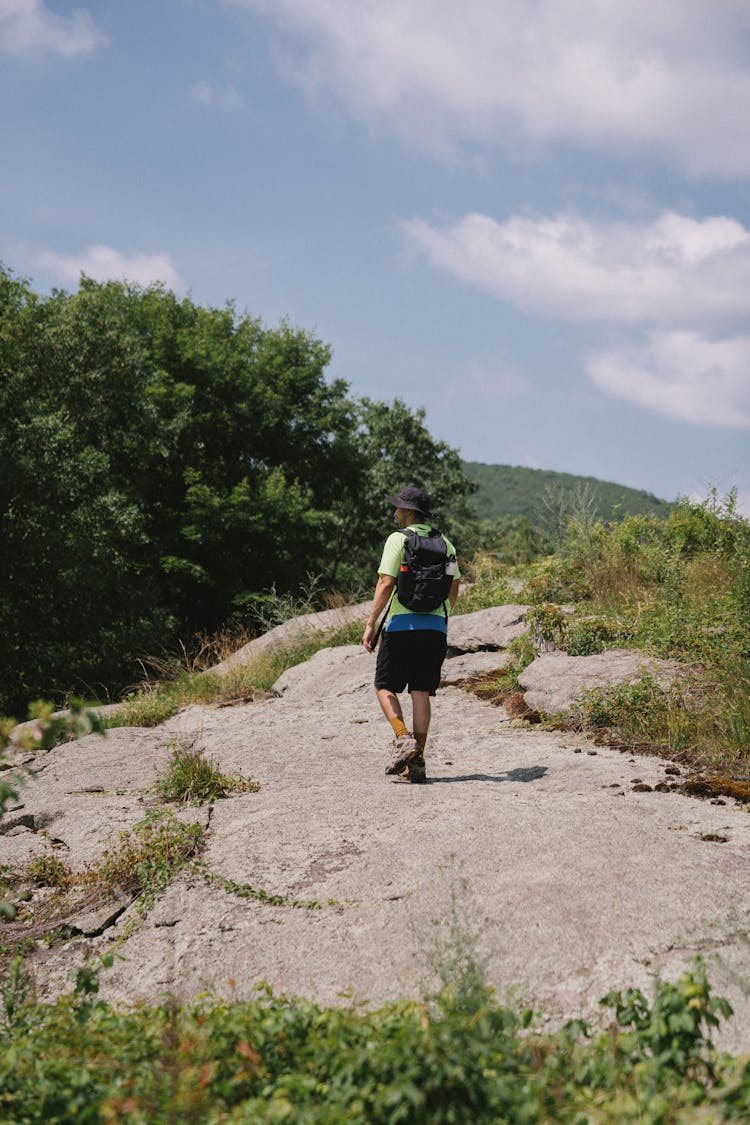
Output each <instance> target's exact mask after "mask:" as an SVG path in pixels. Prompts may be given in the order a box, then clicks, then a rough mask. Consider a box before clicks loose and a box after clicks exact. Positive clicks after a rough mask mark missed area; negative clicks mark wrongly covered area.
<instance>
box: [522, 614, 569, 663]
mask: <svg viewBox="0 0 750 1125" xmlns="http://www.w3.org/2000/svg"><path fill="white" fill-rule="evenodd" d="M526 624H527V625H528V627H529V629H530V631H531V637H532V640H533V642H534V647H535V648H536V649H538V650H540V651H542V652H547V651H548V650H550V649H553V650H554V649H557V648H562V647H563V645H564V643H565V637H566V634H567V631H568V619H567V617H566V615H565V613H564V612H563V611H562V610H561V609H560V607H559V606H558V605H554V604H553V603H552V602H542V603H541V605H536V606H533V607H532V608H531V609H530V610H529V612H528V613H527V614H526Z"/></svg>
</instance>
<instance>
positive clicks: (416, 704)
mask: <svg viewBox="0 0 750 1125" xmlns="http://www.w3.org/2000/svg"><path fill="white" fill-rule="evenodd" d="M381 706H382V704H381ZM411 712H412V730H413V732H414V737H415V738H416V740H417V744H418V746H419V749H420V750H421V751H422V753H424V748H425V744H426V742H427V732H428V731H429V729H430V717H431V714H432V712H431V708H430V693H429V692H428V691H413V692H412V693H411Z"/></svg>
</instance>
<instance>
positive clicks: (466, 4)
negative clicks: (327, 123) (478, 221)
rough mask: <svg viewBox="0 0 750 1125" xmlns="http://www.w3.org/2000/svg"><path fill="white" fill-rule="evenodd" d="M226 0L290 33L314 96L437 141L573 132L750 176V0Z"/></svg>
mask: <svg viewBox="0 0 750 1125" xmlns="http://www.w3.org/2000/svg"><path fill="white" fill-rule="evenodd" d="M227 2H229V3H233V4H234V5H235V6H237V7H243V8H247V9H250V10H253V11H255V12H257V13H260V14H261V15H263V16H265V17H267V18H268V19H269V21H271V22H273V23H274V24H276V25H277V26H278V27H279V28H280V29H281V31H282V34H283V36H284V37H285V44H286V46H287V47H288V49H289V50H288V54H289V55H290V56H293V57H290V58H289V67H288V69H289V72H290V74H293V75H294V76H295V77H296V78H298V79H299V80H300V81H302V82H304V83H305V84H306V86H307V88H308V89H309V90H310V91H311V92H314V93H320V92H325V93H332V94H333V96H334V97H335V98H337V99H338V101H339V102H340V103H342V104H344V105H345V106H346V108H347V109H348V110H349V111H351V113H353V114H354V115H356V116H359V117H361V118H363V119H365V120H366V121H367V122H368V123H371V124H372V123H376V124H382V125H385V126H386V127H388V128H392V129H395V130H396V131H398V132H400V133H401V134H402V135H404V136H406V137H408V138H409V139H410V140H411V141H416V142H417V143H419V144H421V145H424V146H427V147H432V148H436V149H443V150H445V149H446V148H448V149H449V148H451V147H452V146H454V145H456V144H460V143H462V142H467V141H468V142H480V143H493V144H498V143H499V144H504V143H506V142H507V141H508V140H510V139H515V138H519V137H520V138H524V139H528V140H531V141H533V142H546V141H551V140H563V141H569V142H573V143H576V144H582V145H586V146H591V147H595V148H604V149H606V150H610V151H611V150H614V151H618V152H626V153H627V152H633V151H637V150H642V149H644V147H645V148H647V149H651V150H653V151H655V152H658V153H659V154H660V155H667V156H668V157H671V158H676V159H677V160H678V161H679V162H680V163H681V164H682V165H684V166H685V167H687V168H688V169H689V170H691V171H694V172H701V173H703V172H719V173H722V174H728V175H732V174H742V175H747V174H748V173H750V5H748V4H746V3H744V2H742V0H660V2H659V3H654V2H653V0H629V2H628V3H618V4H616V3H602V2H601V0H533V2H530V0H495V2H494V3H488V0H462V3H460V4H457V3H455V0H358V2H357V3H356V4H353V3H351V0H227ZM295 47H296V48H298V49H297V51H296V53H295V52H294V48H295Z"/></svg>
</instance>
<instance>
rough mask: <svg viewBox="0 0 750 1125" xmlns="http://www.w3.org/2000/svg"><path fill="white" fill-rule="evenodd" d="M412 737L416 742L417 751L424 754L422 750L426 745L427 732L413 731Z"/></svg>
mask: <svg viewBox="0 0 750 1125" xmlns="http://www.w3.org/2000/svg"><path fill="white" fill-rule="evenodd" d="M414 737H415V738H416V740H417V746H418V747H419V749H420V750H421V751H422V753H423V754H424V748H425V746H426V745H427V731H426V730H424V731H422V730H415V731H414Z"/></svg>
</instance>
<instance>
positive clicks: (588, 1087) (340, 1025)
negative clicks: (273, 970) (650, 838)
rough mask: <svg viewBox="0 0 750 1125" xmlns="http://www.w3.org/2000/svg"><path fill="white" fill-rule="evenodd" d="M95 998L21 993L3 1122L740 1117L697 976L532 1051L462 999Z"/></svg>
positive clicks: (628, 1122)
mask: <svg viewBox="0 0 750 1125" xmlns="http://www.w3.org/2000/svg"><path fill="white" fill-rule="evenodd" d="M97 988H98V969H96V968H94V967H90V966H87V967H85V968H84V969H82V970H80V971H79V973H78V974H77V979H76V987H75V991H74V992H73V994H72V995H68V996H66V997H64V998H62V999H60V1000H58V1001H57V1002H56V1003H55V1004H51V1005H41V1004H34V1003H33V1000H32V999H30V997H29V996H28V995H27V994H24V993H23V986H22V985H19V989H20V991H19V994H18V997H17V1000H16V999H15V997H14V998H13V999H12V1003H11V1012H12V1015H13V1018H12V1019H11V1020H7V1019H6V1021H5V1025H4V1027H3V1029H2V1033H1V1034H0V1090H1V1091H2V1093H1V1094H0V1106H1V1109H0V1114H1V1115H2V1119H3V1120H8V1121H10V1120H12V1121H14V1122H19V1123H23V1125H42V1123H43V1122H44V1123H45V1125H46V1123H48V1122H54V1121H58V1122H68V1121H70V1122H72V1121H76V1122H83V1123H84V1125H85V1123H87V1122H92V1123H93V1122H97V1123H98V1122H104V1121H122V1122H130V1123H132V1125H136V1123H140V1122H146V1121H148V1122H149V1123H153V1125H161V1123H167V1122H173V1121H180V1122H205V1123H207V1125H211V1123H216V1125H218V1123H219V1122H222V1121H237V1122H240V1121H244V1122H250V1121H258V1122H260V1121H269V1122H271V1121H279V1122H282V1121H289V1122H295V1123H300V1125H317V1123H318V1122H322V1121H325V1122H330V1123H332V1125H334V1123H340V1125H344V1123H345V1122H352V1123H354V1125H391V1123H399V1122H403V1123H406V1122H408V1123H409V1125H464V1123H465V1125H480V1123H484V1122H486V1123H487V1125H489V1123H490V1122H498V1121H508V1122H511V1121H512V1122H514V1123H518V1125H524V1123H525V1125H532V1123H533V1125H536V1123H537V1122H540V1121H560V1122H570V1123H571V1125H572V1123H576V1125H579V1123H580V1125H583V1123H584V1122H603V1123H607V1125H642V1123H643V1122H646V1121H648V1122H650V1123H654V1125H657V1123H659V1125H669V1123H671V1122H677V1121H679V1122H681V1123H683V1125H689V1123H691V1122H695V1123H696V1125H697V1123H698V1122H708V1121H710V1122H712V1123H715V1125H720V1123H721V1125H723V1123H725V1122H741V1121H743V1120H746V1119H747V1113H748V1110H750V1068H749V1067H748V1066H747V1062H746V1060H739V1059H738V1060H734V1059H732V1058H730V1057H728V1056H724V1055H719V1054H717V1053H716V1051H715V1050H714V1048H713V1045H712V1040H711V1035H712V1032H713V1030H714V1029H715V1028H716V1027H717V1025H718V1023H719V1021H720V1019H725V1018H727V1017H728V1016H729V1014H730V1008H729V1005H728V1004H727V1003H726V1001H724V1000H722V999H721V998H716V997H714V996H713V995H712V993H711V990H710V987H709V985H708V983H707V981H706V979H705V975H704V973H703V970H702V966H700V965H698V967H697V969H696V971H695V972H693V973H685V974H684V975H683V976H682V977H680V979H679V981H677V982H676V983H675V984H671V983H669V982H657V985H656V988H655V993H654V998H653V1001H652V1002H651V1004H649V1002H648V1001H647V1000H646V998H645V997H644V996H643V995H642V994H641V993H640V992H637V991H634V990H630V991H628V992H626V993H624V994H620V993H613V994H610V995H609V996H607V997H605V1000H604V1001H603V1003H604V1004H606V1005H607V1006H610V1007H612V1008H614V1010H615V1015H616V1018H617V1020H618V1022H619V1026H617V1025H615V1026H613V1027H612V1028H611V1029H610V1030H609V1031H608V1032H607V1033H606V1034H598V1033H594V1032H592V1031H591V1029H590V1028H588V1027H587V1026H586V1025H585V1024H583V1023H581V1022H580V1021H577V1022H574V1023H571V1024H568V1025H567V1026H566V1027H565V1028H563V1029H562V1031H560V1032H558V1033H556V1034H548V1035H545V1036H542V1035H540V1034H539V1033H534V1032H530V1030H529V1027H528V1022H529V1019H528V1017H519V1016H518V1015H516V1014H515V1013H514V1012H513V1011H512V1010H511V1009H509V1008H507V1007H503V1006H501V1005H499V1004H498V1003H497V1002H496V1001H495V1000H494V999H493V998H492V996H491V995H488V994H487V993H486V992H483V991H481V990H479V991H476V990H469V991H466V990H462V989H461V988H459V989H456V988H452V989H451V988H448V989H446V990H444V991H442V992H441V993H439V994H438V996H437V997H436V998H435V1000H434V1002H433V1003H431V1004H424V1003H418V1002H417V1003H415V1002H410V1001H398V1002H396V1003H392V1004H389V1005H387V1006H386V1007H384V1008H381V1009H379V1010H378V1011H370V1010H367V1009H364V1008H357V1007H350V1008H347V1007H334V1008H320V1007H318V1005H316V1004H314V1003H311V1002H309V1001H305V1000H292V999H284V998H280V997H277V996H274V995H273V993H272V992H271V990H270V989H268V988H267V987H265V986H260V988H259V990H258V995H257V996H256V997H254V998H252V999H250V1000H242V1001H238V1000H234V1001H223V1000H220V999H218V998H213V997H204V998H202V999H201V1000H199V1001H196V1002H194V1003H192V1004H188V1005H185V1006H180V1005H178V1004H176V1003H175V1002H174V1001H165V1002H163V1003H161V1004H157V1005H142V1006H139V1007H137V1008H134V1009H122V1008H115V1007H112V1006H110V1005H108V1004H107V1003H105V1002H104V1001H102V1000H101V999H100V998H99V996H98V994H97Z"/></svg>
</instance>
